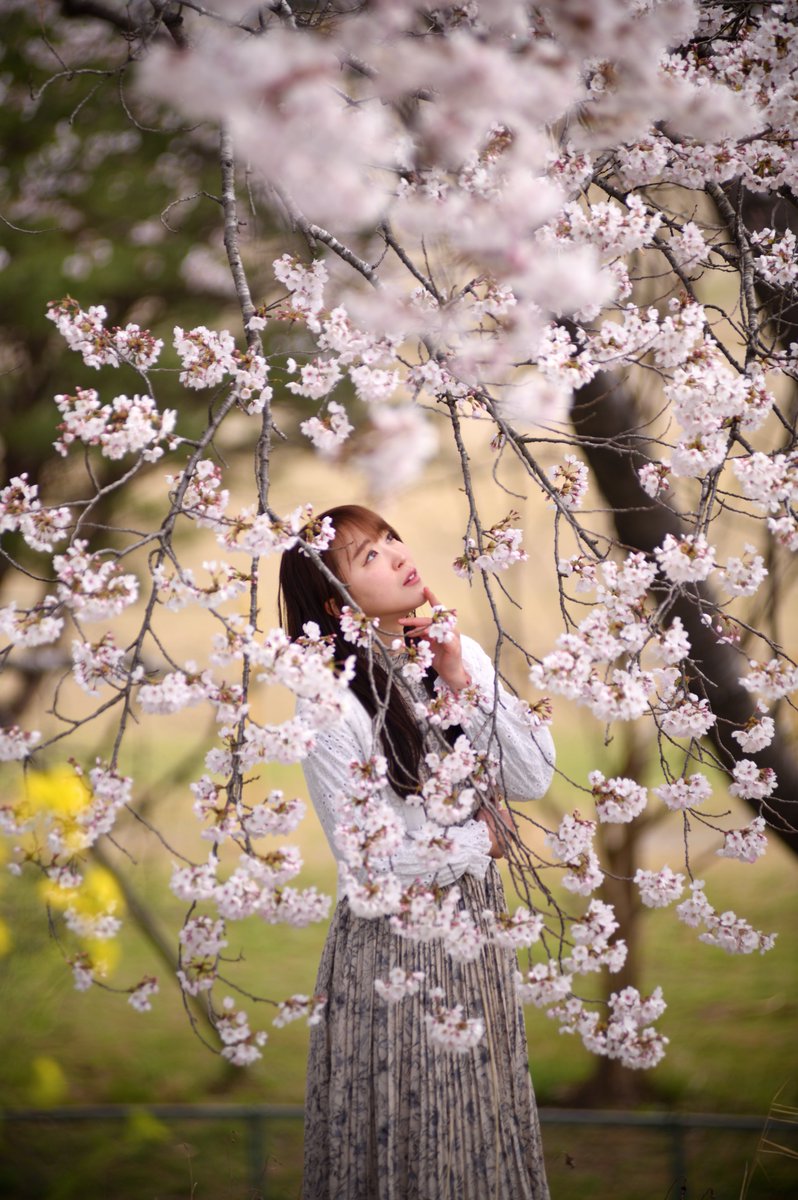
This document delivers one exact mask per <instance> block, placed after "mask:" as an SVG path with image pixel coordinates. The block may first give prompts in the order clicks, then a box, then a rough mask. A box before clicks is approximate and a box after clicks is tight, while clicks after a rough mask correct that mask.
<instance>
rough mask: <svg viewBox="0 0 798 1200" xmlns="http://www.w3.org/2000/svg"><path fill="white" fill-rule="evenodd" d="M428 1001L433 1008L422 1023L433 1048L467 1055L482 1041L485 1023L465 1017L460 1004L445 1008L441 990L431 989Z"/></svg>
mask: <svg viewBox="0 0 798 1200" xmlns="http://www.w3.org/2000/svg"><path fill="white" fill-rule="evenodd" d="M430 999H431V1000H432V1001H433V1005H434V1007H433V1009H432V1012H429V1013H425V1015H424V1021H425V1024H426V1026H427V1035H428V1037H429V1040H430V1042H431V1044H432V1045H433V1046H437V1047H439V1048H440V1049H442V1050H451V1051H453V1052H454V1053H455V1054H467V1053H468V1052H469V1050H473V1048H474V1047H475V1046H477V1045H478V1044H479V1043H480V1042H481V1041H482V1038H483V1037H484V1034H485V1022H484V1021H483V1020H482V1019H481V1018H480V1017H467V1016H465V1014H464V1011H463V1006H462V1004H455V1005H454V1007H453V1008H447V1007H446V1005H444V1003H443V1000H444V992H443V989H442V988H433V989H432V990H431V991H430Z"/></svg>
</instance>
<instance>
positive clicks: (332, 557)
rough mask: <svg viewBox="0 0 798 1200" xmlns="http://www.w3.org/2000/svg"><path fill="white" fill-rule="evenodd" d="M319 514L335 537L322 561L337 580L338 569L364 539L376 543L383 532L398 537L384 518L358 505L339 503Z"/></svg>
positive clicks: (339, 571) (348, 559)
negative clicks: (337, 505) (329, 526)
mask: <svg viewBox="0 0 798 1200" xmlns="http://www.w3.org/2000/svg"><path fill="white" fill-rule="evenodd" d="M322 515H323V516H327V517H329V518H330V520H331V521H332V524H333V529H334V530H335V538H334V539H333V543H332V545H331V546H330V548H329V549H328V550H325V551H324V558H325V560H326V561H327V563H328V565H329V567H330V568H331V570H332V571H333V572H334V573H335V574H336V575H337V576H338V578H339V579H341V578H342V575H341V570H342V568H344V567H345V566H346V565H348V563H349V562H350V561H351V553H352V551H353V549H354V548H355V546H357V545H358V544H359V543H360V542H361V541H362V540H363V539H364V538H367V539H368V540H369V541H377V539H378V538H380V537H382V535H383V534H384V533H390V534H392V535H393V537H395V538H398V537H399V535H398V533H397V532H396V530H395V529H394V528H393V526H392V525H389V524H388V522H387V521H386V520H385V518H384V517H381V516H380V514H379V513H375V512H373V511H372V510H371V509H370V508H364V507H362V506H361V505H359V504H342V505H341V506H340V507H339V508H331V509H329V510H328V511H327V512H326V513H323V514H322Z"/></svg>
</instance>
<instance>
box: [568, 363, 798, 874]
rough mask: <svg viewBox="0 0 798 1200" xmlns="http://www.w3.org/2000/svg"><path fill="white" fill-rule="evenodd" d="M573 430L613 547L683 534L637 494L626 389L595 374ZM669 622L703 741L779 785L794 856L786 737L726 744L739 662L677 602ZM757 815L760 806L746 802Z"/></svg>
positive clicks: (778, 801) (737, 697) (734, 723)
mask: <svg viewBox="0 0 798 1200" xmlns="http://www.w3.org/2000/svg"><path fill="white" fill-rule="evenodd" d="M571 419H572V422H573V425H574V429H575V430H576V431H577V433H578V434H580V435H581V436H582V437H584V439H585V443H584V444H583V446H582V453H583V454H584V456H585V458H586V459H587V461H588V462H589V464H590V467H591V469H592V471H593V474H594V477H595V479H596V481H597V483H598V486H599V488H600V490H601V492H602V493H603V495H604V498H605V499H606V501H607V505H608V506H609V508H610V509H611V510H612V513H613V519H614V522H615V528H616V531H617V535H618V540H619V542H620V543H621V545H623V546H625V547H626V548H627V549H629V550H640V551H643V552H644V553H646V554H648V555H651V554H653V552H654V549H655V548H656V547H657V546H659V545H661V544H662V541H663V540H664V538H665V535H666V534H668V533H671V534H673V535H674V536H675V537H679V536H680V535H681V534H683V533H685V532H686V531H685V529H684V528H683V527H682V523H681V520H680V518H679V517H678V515H677V514H676V513H675V512H673V510H672V509H670V508H668V507H667V505H665V504H662V503H655V502H653V501H652V500H651V498H650V497H649V496H647V495H646V493H645V492H644V491H643V489H642V487H641V486H640V481H639V479H638V477H637V470H638V468H639V467H641V466H643V464H644V463H645V462H646V461H647V459H646V458H645V456H644V453H643V452H642V451H643V450H644V446H643V444H642V443H641V440H640V437H639V435H638V434H637V432H636V431H637V430H638V429H639V426H640V417H639V413H638V411H637V406H636V404H635V400H634V396H633V394H632V393H631V391H630V390H629V388H628V386H627V384H626V382H625V381H623V380H621V379H618V378H615V377H614V376H612V375H609V374H607V373H606V372H603V371H602V372H599V374H598V375H596V377H595V378H594V379H593V380H591V382H590V383H588V384H586V385H585V386H584V387H582V388H580V389H579V391H578V392H576V393H575V395H574V401H573V405H572V408H571ZM693 587H694V588H695V589H696V591H697V593H698V594H699V595H700V596H701V597H703V598H704V599H706V600H708V601H712V599H713V596H712V590H711V588H709V587H708V586H707V584H705V583H704V584H694V585H693ZM672 615H673V616H677V615H678V616H679V617H681V619H682V621H683V623H684V627H685V629H686V630H687V634H688V636H689V638H690V645H691V647H692V650H691V657H692V658H693V659H694V660H695V662H696V664H697V665H698V666H699V667H700V669H701V671H702V672H703V673H704V675H705V676H706V680H707V682H706V687H707V696H708V699H709V702H710V705H711V707H712V711H713V712H714V713H715V715H716V716H717V718H718V719H717V722H716V724H715V726H714V727H713V729H712V731H711V734H710V735H709V737H710V739H711V740H712V742H714V745H715V748H716V750H717V751H718V752H719V754H720V756H721V759H722V760H723V761H724V762H726V763H727V764H729V765H731V764H732V763H733V762H736V761H737V760H738V759H740V758H743V757H746V758H752V759H753V760H754V761H755V762H756V763H757V765H758V766H759V767H771V768H772V769H773V770H774V771H775V772H776V776H777V778H778V796H777V797H772V796H771V797H770V798H769V799H768V800H767V813H766V815H767V819H768V824H769V825H770V826H771V828H772V830H773V832H774V834H776V836H778V837H779V838H780V839H781V841H782V842H783V843H784V844H785V845H786V846H788V847H789V848H790V850H792V851H793V853H794V854H798V828H796V811H797V810H796V801H798V757H797V756H796V753H795V749H794V747H791V746H789V745H788V744H787V739H786V738H785V737H781V736H779V733H778V731H777V733H776V737H775V738H774V740H773V742H772V743H771V745H770V746H767V747H766V748H765V749H764V750H760V751H759V752H758V753H757V754H745V755H744V754H743V753H742V752H741V750H740V748H739V746H738V745H737V743H736V742H735V741H733V739H732V738H731V729H733V728H734V729H737V728H739V727H740V726H741V725H744V724H745V722H746V721H747V720H748V718H749V717H750V716H751V714H752V713H753V712H754V708H755V705H754V700H753V698H752V696H751V695H750V694H749V693H748V692H747V691H746V690H745V689H744V688H743V687H742V686H741V685H740V683H739V677H740V675H741V674H742V670H743V664H742V659H741V657H740V654H739V653H738V652H737V651H736V650H735V649H734V648H733V647H732V646H728V645H723V644H721V643H720V642H718V640H717V637H716V635H715V634H714V633H713V632H712V630H711V629H709V628H708V627H707V626H706V625H704V623H703V622H702V621H701V619H700V615H699V611H698V608H697V607H696V605H695V604H693V603H691V602H690V601H689V600H688V599H686V598H685V597H679V598H677V600H676V602H675V604H674V606H673V609H672ZM747 803H749V804H750V805H751V807H752V808H754V809H755V811H756V812H757V814H759V811H760V805H759V804H758V803H757V802H756V801H748V802H747Z"/></svg>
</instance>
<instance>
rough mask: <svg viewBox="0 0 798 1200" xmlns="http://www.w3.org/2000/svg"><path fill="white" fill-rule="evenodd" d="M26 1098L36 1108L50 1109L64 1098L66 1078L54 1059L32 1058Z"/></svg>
mask: <svg viewBox="0 0 798 1200" xmlns="http://www.w3.org/2000/svg"><path fill="white" fill-rule="evenodd" d="M31 1070H32V1075H33V1077H32V1079H31V1081H30V1083H29V1084H28V1096H29V1098H30V1101H31V1103H32V1104H35V1105H36V1107H37V1108H52V1107H53V1105H55V1104H59V1103H60V1102H61V1101H62V1100H64V1099H65V1098H66V1094H67V1091H68V1090H69V1088H68V1085H67V1080H66V1076H65V1075H64V1072H63V1071H62V1069H61V1067H60V1066H59V1065H58V1063H57V1062H56V1061H55V1059H54V1058H44V1057H42V1058H34V1060H33V1062H32V1063H31Z"/></svg>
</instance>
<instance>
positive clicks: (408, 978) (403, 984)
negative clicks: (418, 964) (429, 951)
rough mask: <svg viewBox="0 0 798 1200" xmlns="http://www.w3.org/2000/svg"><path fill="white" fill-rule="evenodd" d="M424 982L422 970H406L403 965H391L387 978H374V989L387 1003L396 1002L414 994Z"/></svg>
mask: <svg viewBox="0 0 798 1200" xmlns="http://www.w3.org/2000/svg"><path fill="white" fill-rule="evenodd" d="M423 982H424V972H423V971H406V970H405V969H404V967H392V968H391V970H390V971H389V973H388V978H387V979H375V980H374V990H375V992H376V993H377V995H378V996H379V997H380V998H381V999H383V1000H386V1001H387V1002H388V1003H389V1004H396V1003H397V1001H399V1000H404V998H405V997H406V996H415V995H417V994H418V990H419V988H420V987H421V984H422V983H423Z"/></svg>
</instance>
